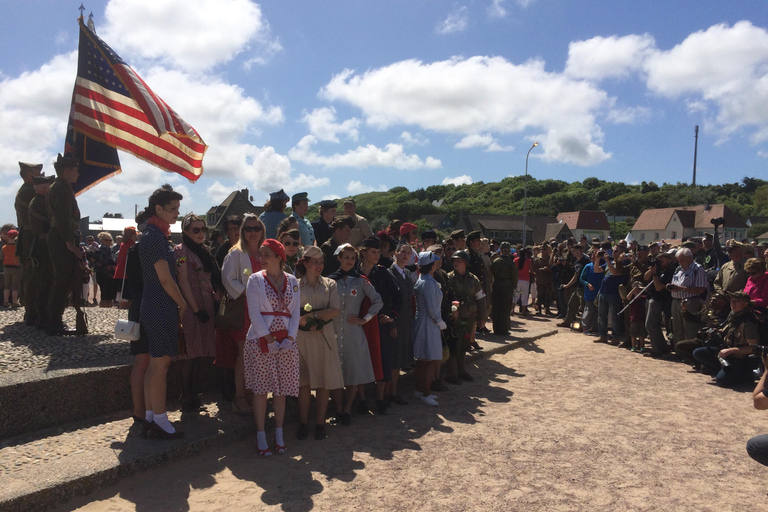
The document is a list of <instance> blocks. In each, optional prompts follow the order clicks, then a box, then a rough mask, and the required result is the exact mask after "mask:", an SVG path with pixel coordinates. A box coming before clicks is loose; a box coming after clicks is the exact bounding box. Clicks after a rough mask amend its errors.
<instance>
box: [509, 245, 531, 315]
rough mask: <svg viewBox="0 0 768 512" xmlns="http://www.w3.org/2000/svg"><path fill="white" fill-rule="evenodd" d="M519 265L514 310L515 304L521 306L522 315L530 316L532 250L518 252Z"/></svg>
mask: <svg viewBox="0 0 768 512" xmlns="http://www.w3.org/2000/svg"><path fill="white" fill-rule="evenodd" d="M515 263H516V264H517V275H518V281H517V288H516V289H515V296H514V297H513V298H512V309H513V310H514V308H515V304H520V315H521V316H528V297H529V296H530V294H531V248H530V247H526V248H524V249H522V250H520V251H518V256H517V257H516V258H515Z"/></svg>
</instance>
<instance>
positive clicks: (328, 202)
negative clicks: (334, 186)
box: [318, 199, 339, 208]
mask: <svg viewBox="0 0 768 512" xmlns="http://www.w3.org/2000/svg"><path fill="white" fill-rule="evenodd" d="M318 204H319V205H320V208H336V207H337V206H338V205H339V203H337V202H336V201H334V200H333V199H323V200H322V201H320V202H319V203H318Z"/></svg>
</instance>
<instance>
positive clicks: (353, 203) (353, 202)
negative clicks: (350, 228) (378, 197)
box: [342, 197, 357, 206]
mask: <svg viewBox="0 0 768 512" xmlns="http://www.w3.org/2000/svg"><path fill="white" fill-rule="evenodd" d="M347 203H350V204H351V205H353V206H357V203H356V202H355V200H354V199H353V198H351V197H348V198H346V199H345V200H344V202H343V203H342V204H347Z"/></svg>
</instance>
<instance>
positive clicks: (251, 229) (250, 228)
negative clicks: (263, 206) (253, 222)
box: [243, 226, 261, 233]
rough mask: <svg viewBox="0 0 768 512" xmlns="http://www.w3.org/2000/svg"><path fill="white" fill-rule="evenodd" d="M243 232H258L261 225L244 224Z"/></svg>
mask: <svg viewBox="0 0 768 512" xmlns="http://www.w3.org/2000/svg"><path fill="white" fill-rule="evenodd" d="M243 232H244V233H260V232H261V226H245V227H244V228H243Z"/></svg>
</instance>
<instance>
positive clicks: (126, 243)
mask: <svg viewBox="0 0 768 512" xmlns="http://www.w3.org/2000/svg"><path fill="white" fill-rule="evenodd" d="M137 238H138V233H136V228H134V227H133V226H128V227H127V228H125V229H124V230H123V243H122V244H120V250H119V251H118V253H117V266H116V267H115V275H114V276H112V277H114V279H115V286H116V287H117V289H118V290H121V289H122V288H123V279H124V278H125V259H126V258H127V257H128V250H130V248H131V247H133V246H134V244H135V243H136V240H137ZM118 294H119V296H118V297H117V300H118V301H120V300H122V293H121V292H118Z"/></svg>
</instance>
